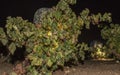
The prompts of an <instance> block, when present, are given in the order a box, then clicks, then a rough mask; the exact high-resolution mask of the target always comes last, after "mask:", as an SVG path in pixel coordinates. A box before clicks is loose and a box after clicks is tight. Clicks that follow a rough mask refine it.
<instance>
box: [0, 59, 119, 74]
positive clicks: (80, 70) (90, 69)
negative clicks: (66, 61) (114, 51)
mask: <svg viewBox="0 0 120 75" xmlns="http://www.w3.org/2000/svg"><path fill="white" fill-rule="evenodd" d="M12 68H13V65H11V64H8V63H1V62H0V75H2V73H3V72H4V71H6V72H8V73H9V72H10V71H11V70H12ZM53 75H120V63H116V62H114V61H109V62H108V61H85V64H84V65H78V66H72V67H71V68H70V67H65V69H64V71H61V70H57V71H55V72H54V73H53Z"/></svg>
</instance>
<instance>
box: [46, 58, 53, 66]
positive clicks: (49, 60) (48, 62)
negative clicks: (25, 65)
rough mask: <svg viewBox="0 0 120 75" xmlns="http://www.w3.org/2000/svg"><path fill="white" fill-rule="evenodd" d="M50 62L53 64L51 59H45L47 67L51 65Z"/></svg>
mask: <svg viewBox="0 0 120 75" xmlns="http://www.w3.org/2000/svg"><path fill="white" fill-rule="evenodd" d="M52 64H53V62H52V61H51V59H48V61H47V65H48V66H49V67H51V66H52Z"/></svg>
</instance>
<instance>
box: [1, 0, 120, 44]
mask: <svg viewBox="0 0 120 75" xmlns="http://www.w3.org/2000/svg"><path fill="white" fill-rule="evenodd" d="M58 1H59V0H1V1H0V27H4V25H5V20H6V17H8V16H12V17H16V16H21V17H23V18H24V19H28V20H29V21H31V22H32V19H33V15H34V13H35V11H36V10H37V9H39V8H42V7H52V6H55V5H56V4H57V2H58ZM119 5H120V2H119V0H115V1H114V0H77V4H76V5H73V6H71V8H72V9H73V11H75V12H76V14H79V13H80V12H81V11H82V10H83V9H85V8H89V9H90V11H91V13H98V12H101V13H105V12H110V13H112V18H113V22H114V23H120V21H119V20H120V7H119ZM83 33H84V35H81V37H80V39H81V40H83V41H87V42H88V41H89V40H93V39H94V40H101V38H100V30H99V29H98V28H97V27H95V26H93V27H92V28H91V30H85V31H83ZM88 39H89V40H88Z"/></svg>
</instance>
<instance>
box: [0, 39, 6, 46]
mask: <svg viewBox="0 0 120 75" xmlns="http://www.w3.org/2000/svg"><path fill="white" fill-rule="evenodd" d="M0 40H1V42H2V44H3V45H4V46H5V45H6V44H7V43H8V40H7V39H0Z"/></svg>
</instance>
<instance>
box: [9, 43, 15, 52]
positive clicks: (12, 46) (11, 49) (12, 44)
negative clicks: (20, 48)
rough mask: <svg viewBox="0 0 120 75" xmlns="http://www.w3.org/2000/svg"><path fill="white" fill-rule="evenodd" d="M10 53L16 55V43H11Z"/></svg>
mask: <svg viewBox="0 0 120 75" xmlns="http://www.w3.org/2000/svg"><path fill="white" fill-rule="evenodd" d="M8 49H9V51H10V53H11V54H14V52H15V50H16V46H15V44H14V43H11V44H10V45H9V47H8Z"/></svg>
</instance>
